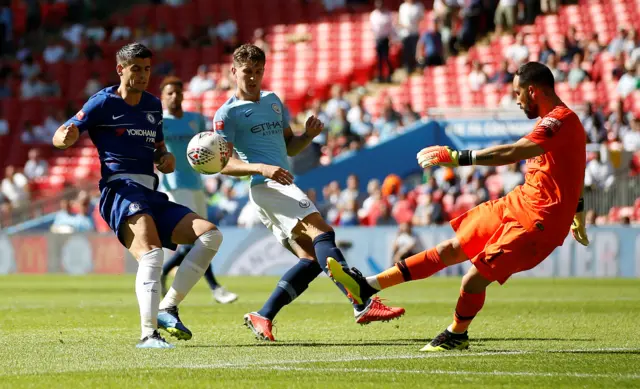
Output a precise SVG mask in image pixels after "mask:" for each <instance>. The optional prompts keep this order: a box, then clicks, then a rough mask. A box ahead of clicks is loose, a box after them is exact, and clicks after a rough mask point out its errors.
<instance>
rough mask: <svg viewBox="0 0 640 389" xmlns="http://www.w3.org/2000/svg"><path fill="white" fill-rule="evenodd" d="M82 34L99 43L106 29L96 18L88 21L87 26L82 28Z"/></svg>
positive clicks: (103, 38) (105, 33) (104, 36)
mask: <svg viewBox="0 0 640 389" xmlns="http://www.w3.org/2000/svg"><path fill="white" fill-rule="evenodd" d="M84 36H85V37H86V38H87V39H93V41H94V42H96V43H100V42H102V41H103V40H105V38H106V37H107V31H106V30H105V29H104V27H103V26H102V25H101V24H100V22H99V21H98V20H92V21H90V22H89V26H88V27H87V29H86V30H84Z"/></svg>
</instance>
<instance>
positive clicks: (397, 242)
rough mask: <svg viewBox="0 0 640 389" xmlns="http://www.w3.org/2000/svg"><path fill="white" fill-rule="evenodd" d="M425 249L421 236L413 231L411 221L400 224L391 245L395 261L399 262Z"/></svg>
mask: <svg viewBox="0 0 640 389" xmlns="http://www.w3.org/2000/svg"><path fill="white" fill-rule="evenodd" d="M423 250H424V248H423V246H422V242H420V238H419V237H418V236H417V235H416V234H415V233H414V232H413V228H412V225H411V223H402V224H400V225H399V226H398V233H397V235H396V238H395V239H394V241H393V244H392V245H391V252H392V255H393V263H398V262H400V261H401V260H403V259H407V258H409V257H410V256H412V255H416V254H418V253H420V252H421V251H423Z"/></svg>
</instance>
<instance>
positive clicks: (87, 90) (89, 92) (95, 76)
mask: <svg viewBox="0 0 640 389" xmlns="http://www.w3.org/2000/svg"><path fill="white" fill-rule="evenodd" d="M103 87H104V86H103V85H102V82H100V73H97V72H93V73H91V77H90V78H89V79H88V80H87V83H86V84H85V85H84V90H83V96H82V97H84V98H87V99H88V98H89V97H91V96H93V95H95V94H96V93H98V92H99V91H100V90H101V89H102V88H103Z"/></svg>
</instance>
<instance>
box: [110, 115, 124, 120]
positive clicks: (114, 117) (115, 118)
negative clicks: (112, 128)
mask: <svg viewBox="0 0 640 389" xmlns="http://www.w3.org/2000/svg"><path fill="white" fill-rule="evenodd" d="M123 116H124V115H120V116H116V115H113V116H111V118H112V119H113V120H118V119H120V118H121V117H123Z"/></svg>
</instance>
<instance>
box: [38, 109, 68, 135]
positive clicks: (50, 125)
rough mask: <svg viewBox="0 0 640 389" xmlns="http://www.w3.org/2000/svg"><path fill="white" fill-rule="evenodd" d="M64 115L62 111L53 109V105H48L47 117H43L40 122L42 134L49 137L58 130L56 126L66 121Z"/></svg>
mask: <svg viewBox="0 0 640 389" xmlns="http://www.w3.org/2000/svg"><path fill="white" fill-rule="evenodd" d="M66 120H67V119H66V117H65V116H64V111H62V110H59V109H58V110H55V109H54V108H53V107H49V109H48V110H47V117H46V118H45V119H44V122H43V123H42V127H41V128H42V136H43V137H45V138H47V139H51V138H53V135H54V134H55V133H56V131H57V130H58V127H60V126H61V125H62V123H64V122H65V121H66Z"/></svg>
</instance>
